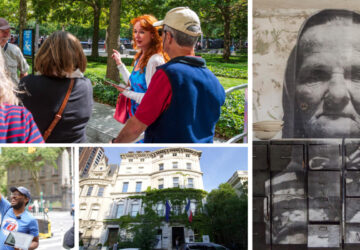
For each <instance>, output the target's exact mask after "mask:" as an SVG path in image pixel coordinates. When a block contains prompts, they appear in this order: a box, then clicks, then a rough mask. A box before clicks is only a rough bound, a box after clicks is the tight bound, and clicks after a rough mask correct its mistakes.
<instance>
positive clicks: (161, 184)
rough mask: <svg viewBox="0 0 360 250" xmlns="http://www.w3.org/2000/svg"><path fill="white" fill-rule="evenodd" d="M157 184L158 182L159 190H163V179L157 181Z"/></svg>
mask: <svg viewBox="0 0 360 250" xmlns="http://www.w3.org/2000/svg"><path fill="white" fill-rule="evenodd" d="M158 182H159V185H158V187H159V189H163V188H164V179H159V180H158Z"/></svg>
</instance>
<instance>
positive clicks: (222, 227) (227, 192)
mask: <svg viewBox="0 0 360 250" xmlns="http://www.w3.org/2000/svg"><path fill="white" fill-rule="evenodd" d="M243 190H244V191H245V190H246V188H244V189H243ZM205 210H206V211H207V215H208V228H209V230H210V231H209V235H210V239H211V240H212V241H215V242H216V243H219V244H223V245H225V246H228V247H233V248H234V247H235V249H247V193H245V192H244V193H243V195H242V196H241V197H238V196H237V195H236V193H235V190H234V189H233V188H232V187H231V185H230V184H228V183H225V184H221V185H220V186H219V188H218V189H215V190H212V191H211V192H210V193H209V195H208V197H207V203H206V205H205Z"/></svg>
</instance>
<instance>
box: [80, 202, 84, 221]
mask: <svg viewBox="0 0 360 250" xmlns="http://www.w3.org/2000/svg"><path fill="white" fill-rule="evenodd" d="M79 217H80V219H82V220H85V219H86V204H81V205H80V215H79Z"/></svg>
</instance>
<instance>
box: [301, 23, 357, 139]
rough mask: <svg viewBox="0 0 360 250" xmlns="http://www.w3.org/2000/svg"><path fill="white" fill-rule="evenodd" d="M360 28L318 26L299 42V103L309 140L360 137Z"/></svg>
mask: <svg viewBox="0 0 360 250" xmlns="http://www.w3.org/2000/svg"><path fill="white" fill-rule="evenodd" d="M359 41H360V25H359V24H352V25H348V26H345V25H344V24H337V25H326V24H323V25H318V26H314V27H311V28H309V29H308V30H307V31H305V33H304V34H303V36H302V38H301V40H300V42H299V52H298V53H299V55H300V56H301V60H300V65H299V68H298V74H297V79H296V102H297V105H298V107H299V110H300V113H301V114H300V115H301V118H302V123H303V127H304V130H305V133H306V134H305V137H310V138H311V137H312V138H318V137H360V43H359Z"/></svg>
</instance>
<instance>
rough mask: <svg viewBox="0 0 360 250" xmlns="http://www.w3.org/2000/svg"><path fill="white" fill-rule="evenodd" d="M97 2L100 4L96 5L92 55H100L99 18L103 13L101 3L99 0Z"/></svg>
mask: <svg viewBox="0 0 360 250" xmlns="http://www.w3.org/2000/svg"><path fill="white" fill-rule="evenodd" d="M97 4H98V5H95V7H94V33H93V37H92V48H91V56H93V57H98V56H99V20H100V14H101V5H100V3H99V2H97ZM99 5H100V6H99Z"/></svg>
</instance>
